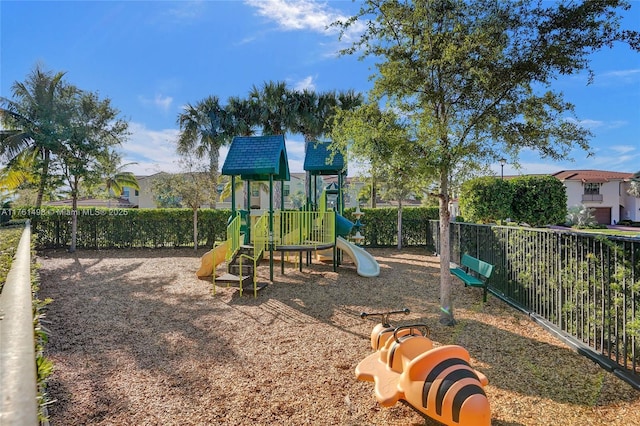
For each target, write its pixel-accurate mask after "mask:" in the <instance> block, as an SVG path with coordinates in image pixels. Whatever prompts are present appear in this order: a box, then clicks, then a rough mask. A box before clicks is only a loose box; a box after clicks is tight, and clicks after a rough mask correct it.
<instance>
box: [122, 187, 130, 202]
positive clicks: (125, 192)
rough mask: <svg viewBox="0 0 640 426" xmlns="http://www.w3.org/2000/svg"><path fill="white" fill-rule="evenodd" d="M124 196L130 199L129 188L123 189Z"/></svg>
mask: <svg viewBox="0 0 640 426" xmlns="http://www.w3.org/2000/svg"><path fill="white" fill-rule="evenodd" d="M122 197H123V198H126V199H127V200H128V199H129V188H124V189H123V190H122Z"/></svg>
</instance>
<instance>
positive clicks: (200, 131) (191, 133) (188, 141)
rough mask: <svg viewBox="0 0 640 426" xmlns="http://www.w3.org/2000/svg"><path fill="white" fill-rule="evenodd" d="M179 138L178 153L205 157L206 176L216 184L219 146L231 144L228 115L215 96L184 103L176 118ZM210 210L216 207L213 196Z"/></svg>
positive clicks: (214, 196) (210, 201) (213, 196)
mask: <svg viewBox="0 0 640 426" xmlns="http://www.w3.org/2000/svg"><path fill="white" fill-rule="evenodd" d="M178 126H179V127H180V136H179V137H178V154H185V155H191V154H192V153H193V154H195V155H196V157H197V158H203V157H205V156H206V157H208V158H209V176H210V179H211V182H217V181H218V163H219V158H220V147H222V146H224V145H225V144H227V143H229V142H231V138H232V137H233V135H232V134H229V133H228V132H227V129H228V128H229V122H228V114H227V112H226V111H225V109H224V108H223V107H222V106H221V105H220V100H219V99H218V97H217V96H208V97H206V98H205V99H203V100H201V101H199V102H197V103H196V104H195V105H191V104H187V105H186V106H185V107H184V111H183V112H182V113H180V114H179V115H178ZM211 196H212V199H211V200H209V204H210V205H211V208H215V206H216V195H215V194H211Z"/></svg>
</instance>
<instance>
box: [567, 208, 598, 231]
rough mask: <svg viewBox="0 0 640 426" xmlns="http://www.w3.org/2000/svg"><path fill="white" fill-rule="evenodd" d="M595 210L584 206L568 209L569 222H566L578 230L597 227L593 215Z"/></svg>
mask: <svg viewBox="0 0 640 426" xmlns="http://www.w3.org/2000/svg"><path fill="white" fill-rule="evenodd" d="M593 212H594V209H593V208H591V207H587V206H585V205H584V204H583V205H581V206H573V207H571V208H569V209H567V220H566V222H565V224H566V225H568V226H575V227H576V228H590V227H593V226H596V225H597V224H598V221H596V218H595V216H594V215H593Z"/></svg>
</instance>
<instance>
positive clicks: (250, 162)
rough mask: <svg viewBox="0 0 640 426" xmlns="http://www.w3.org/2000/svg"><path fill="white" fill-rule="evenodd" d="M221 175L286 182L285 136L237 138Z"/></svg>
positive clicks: (230, 149)
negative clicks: (271, 177)
mask: <svg viewBox="0 0 640 426" xmlns="http://www.w3.org/2000/svg"><path fill="white" fill-rule="evenodd" d="M222 174H223V175H233V176H240V177H241V179H242V180H269V177H270V176H273V179H275V180H289V179H290V175H289V162H288V160H287V149H286V146H285V143H284V135H273V136H236V137H234V138H233V141H231V147H229V153H228V154H227V158H226V159H225V162H224V165H223V166H222Z"/></svg>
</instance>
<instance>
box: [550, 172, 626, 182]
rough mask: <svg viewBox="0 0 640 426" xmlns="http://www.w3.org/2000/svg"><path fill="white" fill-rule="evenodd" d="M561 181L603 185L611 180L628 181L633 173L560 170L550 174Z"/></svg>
mask: <svg viewBox="0 0 640 426" xmlns="http://www.w3.org/2000/svg"><path fill="white" fill-rule="evenodd" d="M551 176H554V177H556V178H558V179H560V180H561V181H564V180H574V181H581V182H592V183H603V182H609V181H613V180H625V179H630V178H631V177H632V176H633V173H626V172H608V171H605V170H562V171H559V172H557V173H554V174H552V175H551Z"/></svg>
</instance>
